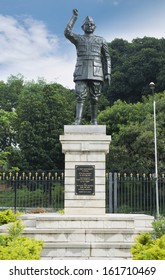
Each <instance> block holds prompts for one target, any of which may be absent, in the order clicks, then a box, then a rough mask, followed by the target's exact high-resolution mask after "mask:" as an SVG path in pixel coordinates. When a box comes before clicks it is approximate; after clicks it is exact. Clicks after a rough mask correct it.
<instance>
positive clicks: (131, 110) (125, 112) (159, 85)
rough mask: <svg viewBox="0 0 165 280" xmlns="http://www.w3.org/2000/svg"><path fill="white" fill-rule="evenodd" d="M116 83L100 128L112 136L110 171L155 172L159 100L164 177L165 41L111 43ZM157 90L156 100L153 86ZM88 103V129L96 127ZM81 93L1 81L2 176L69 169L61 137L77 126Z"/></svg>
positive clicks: (107, 90)
mask: <svg viewBox="0 0 165 280" xmlns="http://www.w3.org/2000/svg"><path fill="white" fill-rule="evenodd" d="M109 50H110V54H111V59H112V81H111V85H110V87H104V88H103V94H102V96H101V97H100V99H99V115H98V122H99V124H105V125H106V127H107V133H108V134H110V135H112V142H111V145H110V152H109V154H108V156H107V168H108V170H109V171H112V172H113V171H118V172H122V171H123V172H154V126H153V98H155V100H156V112H157V144H158V167H159V171H161V172H164V170H165V145H164V144H165V143H164V139H165V114H164V111H165V91H164V90H165V79H164V77H165V66H164V65H165V63H164V62H165V39H164V38H162V39H156V38H150V37H144V38H136V39H134V40H133V41H132V42H131V43H130V42H127V41H126V40H123V39H115V40H113V41H112V42H111V43H109ZM150 82H154V83H155V84H156V88H155V91H156V92H157V93H156V94H155V96H154V97H153V96H152V92H151V90H150V88H149V83H150ZM89 111H90V108H89V101H88V100H86V104H85V110H84V120H83V122H84V124H88V123H89V121H90V113H89ZM74 113H75V93H74V91H73V90H70V89H67V88H65V87H63V86H62V85H59V84H57V83H47V82H46V81H44V80H43V79H39V80H38V81H37V82H34V81H28V82H25V80H24V77H23V76H22V75H20V74H19V75H17V76H10V77H9V78H8V80H7V82H4V81H0V170H3V171H4V170H12V169H15V170H18V169H20V170H25V169H28V170H32V169H33V170H38V169H42V170H53V169H63V168H64V155H63V154H62V151H61V144H60V142H59V135H61V134H63V128H64V125H67V124H72V123H73V121H74Z"/></svg>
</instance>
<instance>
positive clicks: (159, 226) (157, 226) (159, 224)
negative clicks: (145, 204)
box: [152, 215, 165, 238]
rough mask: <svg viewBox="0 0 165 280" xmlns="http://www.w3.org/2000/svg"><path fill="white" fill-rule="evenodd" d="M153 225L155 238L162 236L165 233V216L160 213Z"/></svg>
mask: <svg viewBox="0 0 165 280" xmlns="http://www.w3.org/2000/svg"><path fill="white" fill-rule="evenodd" d="M152 226H153V228H154V230H153V233H152V236H153V238H160V237H161V236H162V235H163V234H165V217H163V216H161V215H160V216H159V218H158V219H157V220H154V221H153V223H152Z"/></svg>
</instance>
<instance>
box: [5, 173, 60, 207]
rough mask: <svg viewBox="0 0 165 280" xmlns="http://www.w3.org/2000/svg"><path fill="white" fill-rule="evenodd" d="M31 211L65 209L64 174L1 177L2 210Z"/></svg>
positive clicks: (18, 174)
mask: <svg viewBox="0 0 165 280" xmlns="http://www.w3.org/2000/svg"><path fill="white" fill-rule="evenodd" d="M7 208H12V209H14V210H15V211H16V210H17V209H18V210H22V211H30V210H32V209H34V208H44V209H45V210H46V211H57V210H59V209H63V208H64V173H63V172H62V171H58V172H53V173H52V172H35V173H34V172H16V173H2V174H1V175H0V210H4V209H7Z"/></svg>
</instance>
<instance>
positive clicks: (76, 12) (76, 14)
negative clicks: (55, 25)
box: [73, 9, 78, 17]
mask: <svg viewBox="0 0 165 280" xmlns="http://www.w3.org/2000/svg"><path fill="white" fill-rule="evenodd" d="M73 14H74V15H75V16H76V17H77V16H78V10H77V9H74V10H73Z"/></svg>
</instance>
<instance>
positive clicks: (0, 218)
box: [0, 209, 20, 225]
mask: <svg viewBox="0 0 165 280" xmlns="http://www.w3.org/2000/svg"><path fill="white" fill-rule="evenodd" d="M19 215H20V213H19V212H17V213H16V214H14V213H13V211H12V210H11V209H9V210H5V211H3V212H0V225H4V224H8V223H10V222H15V221H16V218H17V216H19Z"/></svg>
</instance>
